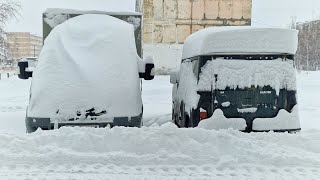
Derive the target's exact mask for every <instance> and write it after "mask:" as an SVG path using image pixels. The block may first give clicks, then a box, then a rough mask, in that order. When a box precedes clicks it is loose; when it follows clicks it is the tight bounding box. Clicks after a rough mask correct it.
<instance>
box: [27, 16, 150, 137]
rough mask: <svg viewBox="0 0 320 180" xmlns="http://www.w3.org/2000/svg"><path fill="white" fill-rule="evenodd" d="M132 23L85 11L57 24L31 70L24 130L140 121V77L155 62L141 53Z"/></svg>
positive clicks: (146, 76)
mask: <svg viewBox="0 0 320 180" xmlns="http://www.w3.org/2000/svg"><path fill="white" fill-rule="evenodd" d="M126 15H128V14H126ZM140 17H141V16H140ZM135 28H136V27H134V25H133V24H130V23H128V22H125V21H123V20H120V19H119V18H115V17H112V16H109V15H106V14H88V13H86V14H85V15H78V16H75V17H73V18H69V19H68V20H66V21H65V22H63V23H61V24H59V25H55V27H54V28H53V29H52V30H51V31H50V34H49V35H48V36H47V37H46V38H45V42H44V46H43V49H42V51H41V53H40V55H39V63H38V65H37V67H36V68H35V70H34V71H33V74H32V78H33V79H32V85H31V89H30V100H29V105H28V108H27V113H26V129H27V132H34V131H35V130H36V129H37V128H41V129H43V130H49V129H54V128H59V127H61V126H93V127H106V126H111V127H112V126H129V127H141V126H142V123H143V122H142V113H143V105H142V99H141V87H140V86H141V85H140V78H144V79H145V80H152V79H153V77H154V74H153V73H154V70H153V69H154V64H153V61H152V58H148V59H146V60H145V61H143V60H142V59H141V58H140V57H139V55H138V53H137V46H136V41H139V40H138V39H136V38H135V37H136V36H135V30H136V29H135ZM140 43H141V42H140ZM141 53H142V52H140V54H141ZM24 79H27V78H24Z"/></svg>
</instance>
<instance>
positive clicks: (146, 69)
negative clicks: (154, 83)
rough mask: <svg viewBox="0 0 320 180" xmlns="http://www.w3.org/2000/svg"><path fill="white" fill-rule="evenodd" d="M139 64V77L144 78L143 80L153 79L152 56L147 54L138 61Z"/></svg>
mask: <svg viewBox="0 0 320 180" xmlns="http://www.w3.org/2000/svg"><path fill="white" fill-rule="evenodd" d="M139 66H142V67H141V68H140V69H141V71H142V72H141V71H140V72H139V77H140V78H144V79H145V80H152V79H154V75H155V70H154V63H153V58H152V57H150V56H148V57H146V58H145V59H144V61H143V62H142V63H140V65H139Z"/></svg>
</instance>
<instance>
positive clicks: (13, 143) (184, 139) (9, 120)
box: [0, 72, 320, 180]
mask: <svg viewBox="0 0 320 180" xmlns="http://www.w3.org/2000/svg"><path fill="white" fill-rule="evenodd" d="M319 77H320V72H304V73H302V74H299V77H298V83H299V103H300V115H301V123H302V128H303V131H301V132H300V133H297V134H287V133H250V134H247V133H241V132H238V131H232V130H221V131H209V130H204V129H199V128H194V129H178V128H176V127H175V126H174V125H173V124H171V123H167V122H169V121H170V118H171V114H170V113H171V85H170V84H169V77H168V76H159V77H157V78H156V79H155V80H154V81H149V82H145V81H144V86H143V101H144V120H145V125H146V126H148V127H143V128H141V129H138V128H123V127H116V128H112V129H94V128H62V129H59V130H55V131H37V132H36V133H34V134H28V135H27V134H25V133H24V131H25V129H24V116H25V108H26V105H27V103H28V90H29V85H30V81H22V80H19V79H17V78H16V77H12V78H9V79H2V80H0V179H290V180H291V179H320V101H319V100H320V94H319V92H320V78H319ZM154 123H157V124H159V125H162V126H159V125H156V124H154Z"/></svg>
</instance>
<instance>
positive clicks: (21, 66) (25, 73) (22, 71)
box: [17, 61, 33, 79]
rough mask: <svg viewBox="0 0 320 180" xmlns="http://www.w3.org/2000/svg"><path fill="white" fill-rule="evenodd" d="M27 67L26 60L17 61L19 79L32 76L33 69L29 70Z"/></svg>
mask: <svg viewBox="0 0 320 180" xmlns="http://www.w3.org/2000/svg"><path fill="white" fill-rule="evenodd" d="M28 67H29V62H28V61H19V62H18V67H17V68H18V69H17V73H18V77H19V78H20V79H29V78H30V77H32V72H33V71H31V70H29V69H28Z"/></svg>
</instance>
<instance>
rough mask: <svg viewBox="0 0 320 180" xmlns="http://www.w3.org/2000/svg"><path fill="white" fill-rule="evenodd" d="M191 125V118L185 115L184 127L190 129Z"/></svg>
mask: <svg viewBox="0 0 320 180" xmlns="http://www.w3.org/2000/svg"><path fill="white" fill-rule="evenodd" d="M189 123H190V118H189V116H188V115H185V121H184V127H185V128H188V127H189Z"/></svg>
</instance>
